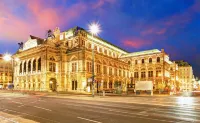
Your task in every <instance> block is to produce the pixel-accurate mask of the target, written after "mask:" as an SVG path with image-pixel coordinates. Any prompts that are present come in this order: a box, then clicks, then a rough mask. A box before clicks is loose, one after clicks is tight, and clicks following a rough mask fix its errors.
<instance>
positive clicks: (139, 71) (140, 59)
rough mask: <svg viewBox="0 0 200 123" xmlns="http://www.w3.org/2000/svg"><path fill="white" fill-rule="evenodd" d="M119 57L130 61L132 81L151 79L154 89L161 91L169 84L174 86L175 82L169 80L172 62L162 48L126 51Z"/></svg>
mask: <svg viewBox="0 0 200 123" xmlns="http://www.w3.org/2000/svg"><path fill="white" fill-rule="evenodd" d="M119 59H120V60H122V61H126V62H128V63H130V71H131V73H133V74H132V77H133V83H135V82H136V81H152V82H153V84H154V90H162V91H165V89H166V88H168V87H169V86H172V87H174V86H175V85H176V83H175V82H172V81H171V80H172V79H174V77H173V76H172V77H171V76H170V75H171V71H170V68H171V65H172V62H171V61H170V60H169V55H168V54H166V52H165V51H164V49H162V50H161V51H160V50H158V49H153V50H147V51H140V52H133V53H128V54H124V55H122V56H121V57H120V58H119Z"/></svg>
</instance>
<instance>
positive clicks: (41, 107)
mask: <svg viewBox="0 0 200 123" xmlns="http://www.w3.org/2000/svg"><path fill="white" fill-rule="evenodd" d="M33 107H35V108H39V109H43V110H47V111H52V110H51V109H47V108H42V107H39V106H33Z"/></svg>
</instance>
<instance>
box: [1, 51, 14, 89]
mask: <svg viewBox="0 0 200 123" xmlns="http://www.w3.org/2000/svg"><path fill="white" fill-rule="evenodd" d="M8 83H12V64H11V62H10V61H5V60H4V59H3V55H2V54H0V88H6V87H7V85H8Z"/></svg>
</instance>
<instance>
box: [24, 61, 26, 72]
mask: <svg viewBox="0 0 200 123" xmlns="http://www.w3.org/2000/svg"><path fill="white" fill-rule="evenodd" d="M24 72H26V62H24Z"/></svg>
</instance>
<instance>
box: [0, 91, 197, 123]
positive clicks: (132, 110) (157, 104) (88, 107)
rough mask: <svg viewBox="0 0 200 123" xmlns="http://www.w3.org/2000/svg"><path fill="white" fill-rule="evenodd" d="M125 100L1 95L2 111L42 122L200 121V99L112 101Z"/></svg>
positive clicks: (167, 98) (168, 98)
mask: <svg viewBox="0 0 200 123" xmlns="http://www.w3.org/2000/svg"><path fill="white" fill-rule="evenodd" d="M80 98H81V97H80ZM88 98H92V97H88ZM123 98H124V100H127V101H129V103H119V102H110V101H109V100H111V99H112V98H109V99H108V100H107V101H104V100H106V98H105V99H104V100H103V101H100V100H83V99H71V98H54V97H46V96H34V95H22V94H9V93H3V94H2V93H0V110H1V112H4V113H7V114H12V115H14V116H19V117H22V118H25V119H29V120H32V121H35V122H40V123H168V122H170V123H190V122H200V106H199V101H200V99H199V98H183V99H182V98H179V99H177V98H170V97H152V98H148V97H147V98H146V97H119V98H113V100H123ZM7 118H8V117H7ZM0 119H1V117H0ZM8 123H17V121H16V122H15V121H8Z"/></svg>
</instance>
